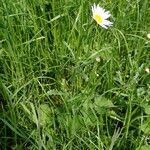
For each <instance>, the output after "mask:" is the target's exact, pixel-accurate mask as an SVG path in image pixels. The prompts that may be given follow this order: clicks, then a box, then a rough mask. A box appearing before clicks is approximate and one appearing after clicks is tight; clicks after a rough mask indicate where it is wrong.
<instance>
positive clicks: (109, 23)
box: [103, 20, 113, 26]
mask: <svg viewBox="0 0 150 150" xmlns="http://www.w3.org/2000/svg"><path fill="white" fill-rule="evenodd" d="M103 24H105V25H107V26H111V25H112V24H113V23H112V22H110V21H108V20H104V21H103Z"/></svg>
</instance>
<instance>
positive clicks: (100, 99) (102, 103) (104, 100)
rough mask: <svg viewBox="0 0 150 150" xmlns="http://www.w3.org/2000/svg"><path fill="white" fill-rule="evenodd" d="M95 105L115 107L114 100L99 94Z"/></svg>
mask: <svg viewBox="0 0 150 150" xmlns="http://www.w3.org/2000/svg"><path fill="white" fill-rule="evenodd" d="M94 105H95V107H105V108H110V107H115V105H114V104H113V103H112V101H110V100H109V99H107V98H105V97H102V96H97V97H96V98H95V101H94Z"/></svg>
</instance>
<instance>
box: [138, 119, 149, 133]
mask: <svg viewBox="0 0 150 150" xmlns="http://www.w3.org/2000/svg"><path fill="white" fill-rule="evenodd" d="M140 129H141V130H142V131H143V132H144V133H145V134H150V120H149V119H148V120H147V121H145V122H144V123H143V124H142V125H141V126H140Z"/></svg>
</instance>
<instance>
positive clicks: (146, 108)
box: [144, 105, 150, 115]
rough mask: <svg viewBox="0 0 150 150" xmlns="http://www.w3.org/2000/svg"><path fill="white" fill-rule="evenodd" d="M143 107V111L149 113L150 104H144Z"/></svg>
mask: <svg viewBox="0 0 150 150" xmlns="http://www.w3.org/2000/svg"><path fill="white" fill-rule="evenodd" d="M144 109H145V113H146V114H148V115H150V105H147V106H145V107H144Z"/></svg>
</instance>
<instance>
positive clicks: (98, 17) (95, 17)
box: [93, 15, 103, 23]
mask: <svg viewBox="0 0 150 150" xmlns="http://www.w3.org/2000/svg"><path fill="white" fill-rule="evenodd" d="M93 18H94V19H95V20H96V22H97V23H102V21H103V19H102V17H101V16H100V15H94V17H93Z"/></svg>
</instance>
